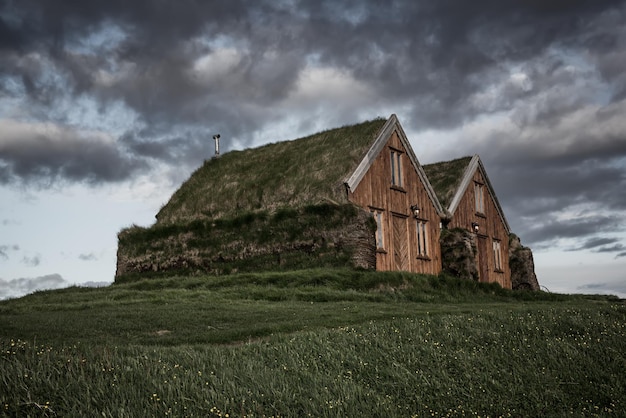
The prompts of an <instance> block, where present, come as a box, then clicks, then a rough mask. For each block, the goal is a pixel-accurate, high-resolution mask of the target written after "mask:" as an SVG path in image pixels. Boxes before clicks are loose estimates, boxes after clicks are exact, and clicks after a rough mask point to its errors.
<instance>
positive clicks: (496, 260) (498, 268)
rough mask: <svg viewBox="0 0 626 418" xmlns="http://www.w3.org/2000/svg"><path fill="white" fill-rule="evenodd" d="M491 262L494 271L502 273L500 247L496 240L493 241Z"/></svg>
mask: <svg viewBox="0 0 626 418" xmlns="http://www.w3.org/2000/svg"><path fill="white" fill-rule="evenodd" d="M493 260H494V264H495V268H496V271H502V247H501V246H500V241H499V240H497V239H494V240H493Z"/></svg>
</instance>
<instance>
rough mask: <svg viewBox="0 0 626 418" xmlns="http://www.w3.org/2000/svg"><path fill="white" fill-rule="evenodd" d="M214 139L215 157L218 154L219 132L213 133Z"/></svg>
mask: <svg viewBox="0 0 626 418" xmlns="http://www.w3.org/2000/svg"><path fill="white" fill-rule="evenodd" d="M213 139H214V140H215V158H217V157H219V156H220V134H215V135H213Z"/></svg>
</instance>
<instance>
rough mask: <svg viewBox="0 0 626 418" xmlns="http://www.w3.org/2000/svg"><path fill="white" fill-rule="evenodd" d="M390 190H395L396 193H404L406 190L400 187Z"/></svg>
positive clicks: (393, 187)
mask: <svg viewBox="0 0 626 418" xmlns="http://www.w3.org/2000/svg"><path fill="white" fill-rule="evenodd" d="M391 190H395V191H396V192H401V193H406V189H405V188H404V187H400V186H391Z"/></svg>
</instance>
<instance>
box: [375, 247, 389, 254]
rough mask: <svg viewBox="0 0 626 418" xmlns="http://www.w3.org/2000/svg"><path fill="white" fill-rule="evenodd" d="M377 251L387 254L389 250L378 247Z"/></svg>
mask: <svg viewBox="0 0 626 418" xmlns="http://www.w3.org/2000/svg"><path fill="white" fill-rule="evenodd" d="M376 253H378V254H387V250H385V249H384V248H376Z"/></svg>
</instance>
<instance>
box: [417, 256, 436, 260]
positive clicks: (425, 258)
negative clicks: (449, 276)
mask: <svg viewBox="0 0 626 418" xmlns="http://www.w3.org/2000/svg"><path fill="white" fill-rule="evenodd" d="M415 258H416V259H417V260H424V261H431V260H432V259H431V258H430V257H428V256H424V255H418V256H417V257H415Z"/></svg>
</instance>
